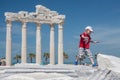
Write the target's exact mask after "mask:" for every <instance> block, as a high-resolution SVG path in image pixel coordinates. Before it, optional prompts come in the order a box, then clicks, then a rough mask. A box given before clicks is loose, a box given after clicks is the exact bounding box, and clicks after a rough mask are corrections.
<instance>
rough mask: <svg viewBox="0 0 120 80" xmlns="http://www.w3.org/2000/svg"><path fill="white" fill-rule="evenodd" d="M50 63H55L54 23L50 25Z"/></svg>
mask: <svg viewBox="0 0 120 80" xmlns="http://www.w3.org/2000/svg"><path fill="white" fill-rule="evenodd" d="M50 64H53V65H54V64H55V49H54V25H50Z"/></svg>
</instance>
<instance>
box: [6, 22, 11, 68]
mask: <svg viewBox="0 0 120 80" xmlns="http://www.w3.org/2000/svg"><path fill="white" fill-rule="evenodd" d="M6 23H7V31H6V32H7V33H6V66H10V65H11V53H12V22H11V21H8V20H7V22H6Z"/></svg>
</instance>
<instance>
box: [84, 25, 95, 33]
mask: <svg viewBox="0 0 120 80" xmlns="http://www.w3.org/2000/svg"><path fill="white" fill-rule="evenodd" d="M87 29H89V30H90V31H92V32H93V29H92V27H91V26H87V27H86V28H85V30H87Z"/></svg>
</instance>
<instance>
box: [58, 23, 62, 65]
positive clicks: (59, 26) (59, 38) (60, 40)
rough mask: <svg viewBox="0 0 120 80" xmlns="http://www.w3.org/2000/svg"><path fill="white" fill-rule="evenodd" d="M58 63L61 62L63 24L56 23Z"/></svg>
mask: <svg viewBox="0 0 120 80" xmlns="http://www.w3.org/2000/svg"><path fill="white" fill-rule="evenodd" d="M58 29H59V30H58V64H63V26H62V24H59V25H58Z"/></svg>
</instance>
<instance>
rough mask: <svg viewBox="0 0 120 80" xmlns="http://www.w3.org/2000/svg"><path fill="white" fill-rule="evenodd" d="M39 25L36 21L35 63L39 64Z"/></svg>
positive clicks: (40, 60)
mask: <svg viewBox="0 0 120 80" xmlns="http://www.w3.org/2000/svg"><path fill="white" fill-rule="evenodd" d="M41 54H42V52H41V26H40V24H39V23H37V29H36V63H37V64H41V62H42V59H41Z"/></svg>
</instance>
